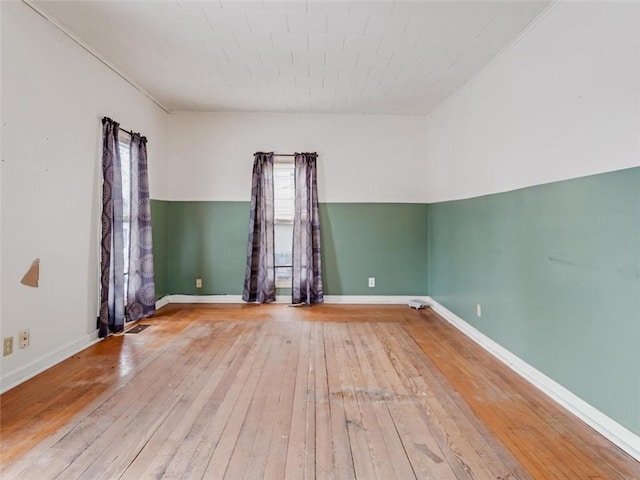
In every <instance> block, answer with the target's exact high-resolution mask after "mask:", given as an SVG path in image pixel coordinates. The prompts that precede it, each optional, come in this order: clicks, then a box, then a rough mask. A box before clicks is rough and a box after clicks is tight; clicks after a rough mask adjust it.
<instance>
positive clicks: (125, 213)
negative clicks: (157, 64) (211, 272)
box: [98, 117, 155, 337]
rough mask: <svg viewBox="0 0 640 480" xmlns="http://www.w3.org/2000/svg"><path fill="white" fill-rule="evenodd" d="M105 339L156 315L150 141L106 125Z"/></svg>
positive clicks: (102, 273)
mask: <svg viewBox="0 0 640 480" xmlns="http://www.w3.org/2000/svg"><path fill="white" fill-rule="evenodd" d="M102 130H103V144H102V147H103V148H102V173H103V175H102V178H103V182H102V213H101V223H102V235H101V262H100V315H99V318H98V328H99V330H100V332H99V334H100V336H101V337H105V336H107V335H109V334H110V333H119V332H122V331H123V330H124V323H125V320H130V321H134V320H139V319H140V318H144V317H148V316H150V315H152V314H153V313H154V312H155V281H154V269H153V242H152V232H151V207H150V202H149V182H148V175H147V139H146V137H143V136H141V135H140V134H138V133H131V134H129V133H128V132H127V133H126V134H125V132H124V131H121V130H120V125H119V124H118V123H117V122H114V121H113V120H111V119H110V118H107V117H105V118H103V119H102Z"/></svg>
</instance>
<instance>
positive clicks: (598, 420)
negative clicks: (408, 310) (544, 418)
mask: <svg viewBox="0 0 640 480" xmlns="http://www.w3.org/2000/svg"><path fill="white" fill-rule="evenodd" d="M428 303H429V305H430V306H431V308H432V309H433V310H434V311H435V312H436V313H437V314H438V315H440V316H442V317H443V318H444V319H445V320H447V321H448V322H449V323H451V324H452V325H453V326H454V327H456V328H457V329H458V330H460V331H461V332H462V333H464V334H465V335H466V336H468V337H469V338H470V339H471V340H473V341H474V342H476V343H477V344H478V345H480V346H481V347H482V348H484V349H485V350H486V351H488V352H489V353H491V354H492V355H493V356H495V357H496V358H497V359H498V360H500V361H501V362H502V363H504V364H505V365H507V366H508V367H509V368H511V369H512V370H513V371H514V372H516V373H517V374H518V375H520V376H521V377H523V378H524V379H525V380H527V381H528V382H530V383H531V384H533V385H534V386H535V387H536V388H538V389H539V390H540V391H542V392H543V393H545V394H546V395H548V396H549V397H551V398H552V399H553V400H555V401H556V402H558V403H559V404H560V405H562V406H563V407H564V408H566V409H567V410H569V411H570V412H571V413H573V414H574V415H575V416H577V417H578V418H579V419H581V420H582V421H583V422H585V423H586V424H587V425H589V426H590V427H591V428H593V429H594V430H596V431H597V432H599V433H600V434H602V435H603V436H604V437H606V438H607V439H609V440H610V441H611V442H613V443H615V444H616V445H617V446H618V447H620V448H621V449H622V450H624V451H625V452H627V453H628V454H629V455H631V456H632V457H633V458H635V459H636V460H638V461H640V436H638V435H636V434H635V433H633V432H632V431H630V430H628V429H627V428H625V427H623V426H622V425H620V424H619V423H618V422H616V421H615V420H613V419H611V418H610V417H608V416H607V415H605V414H604V413H602V412H601V411H600V410H598V409H596V408H594V407H593V406H591V405H589V404H588V403H587V402H585V401H584V400H582V399H581V398H580V397H578V396H577V395H575V394H574V393H572V392H570V391H569V390H567V389H566V388H565V387H563V386H562V385H560V384H559V383H557V382H556V381H555V380H552V379H551V378H549V377H547V376H546V375H545V374H544V373H542V372H540V371H539V370H537V369H536V368H534V367H532V366H531V365H529V364H528V363H527V362H525V361H524V360H522V359H521V358H519V357H517V356H516V355H514V354H513V353H511V352H510V351H509V350H507V349H506V348H504V347H502V346H501V345H499V344H498V343H496V342H494V341H493V340H491V339H490V338H489V337H487V336H486V335H485V334H483V333H482V332H480V331H479V330H478V329H476V328H475V327H473V326H471V325H470V324H468V323H467V322H465V321H464V320H463V319H461V318H460V317H458V316H457V315H456V314H455V313H453V312H452V311H450V310H448V309H447V308H446V307H444V306H442V305H440V304H439V303H438V302H436V301H435V300H433V299H432V298H429V299H428Z"/></svg>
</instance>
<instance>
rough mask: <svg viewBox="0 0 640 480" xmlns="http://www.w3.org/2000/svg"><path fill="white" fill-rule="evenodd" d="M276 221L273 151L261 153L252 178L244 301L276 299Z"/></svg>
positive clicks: (256, 160) (258, 154)
mask: <svg viewBox="0 0 640 480" xmlns="http://www.w3.org/2000/svg"><path fill="white" fill-rule="evenodd" d="M273 220H274V210H273V152H270V153H263V152H258V153H256V154H255V156H254V161H253V174H252V177H251V211H250V214H249V241H248V245H247V267H246V270H245V280H244V288H243V291H242V299H243V300H244V301H245V302H258V303H268V302H274V301H275V300H276V276H275V268H274V265H275V250H274V231H273V229H274V225H273V224H274V222H273Z"/></svg>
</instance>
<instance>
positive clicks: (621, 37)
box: [426, 2, 640, 202]
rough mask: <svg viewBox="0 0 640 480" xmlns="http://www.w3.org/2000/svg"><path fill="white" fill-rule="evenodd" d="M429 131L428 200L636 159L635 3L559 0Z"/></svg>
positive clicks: (638, 71) (638, 27)
mask: <svg viewBox="0 0 640 480" xmlns="http://www.w3.org/2000/svg"><path fill="white" fill-rule="evenodd" d="M427 132H428V141H427V143H428V165H427V176H426V182H427V193H428V195H427V199H428V201H429V202H438V201H443V200H450V199H457V198H467V197H473V196H477V195H483V194H489V193H495V192H500V191H507V190H512V189H516V188H520V187H525V186H531V185H537V184H541V183H547V182H552V181H557V180H565V179H569V178H575V177H580V176H585V175H590V174H595V173H602V172H607V171H613V170H618V169H623V168H627V167H633V166H638V165H640V3H638V2H624V3H623V2H615V3H614V2H567V3H565V2H560V3H557V4H556V5H555V6H554V7H552V8H551V9H550V10H548V11H547V14H546V15H544V16H543V17H542V18H541V19H540V21H539V22H538V23H537V24H535V25H534V26H533V28H532V29H531V30H529V31H528V32H527V33H526V34H525V35H524V36H523V37H521V39H520V41H519V42H518V43H516V44H515V45H514V46H513V47H512V48H511V49H510V50H508V51H507V52H506V53H505V54H504V55H503V56H501V57H500V58H499V59H498V60H497V61H496V62H495V63H494V64H493V65H491V66H490V67H488V68H487V69H486V70H485V71H484V72H483V73H482V74H480V75H479V76H478V77H476V78H475V79H474V80H473V81H471V82H470V83H469V84H468V85H467V86H466V87H465V88H463V89H462V90H461V91H460V92H458V94H456V95H455V96H454V97H452V98H451V99H450V100H449V101H448V102H446V103H445V104H444V105H443V106H442V107H441V108H440V109H438V110H437V111H436V112H435V113H433V114H432V115H431V116H430V118H429V119H428V123H427Z"/></svg>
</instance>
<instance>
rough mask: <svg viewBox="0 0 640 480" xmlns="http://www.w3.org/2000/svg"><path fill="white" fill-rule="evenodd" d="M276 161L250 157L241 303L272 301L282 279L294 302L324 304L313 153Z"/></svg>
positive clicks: (267, 156)
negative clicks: (247, 217) (250, 169)
mask: <svg viewBox="0 0 640 480" xmlns="http://www.w3.org/2000/svg"><path fill="white" fill-rule="evenodd" d="M274 157H275V155H274V153H273V152H256V153H255V154H254V162H253V173H252V176H251V208H250V212H249V241H248V242H247V264H246V269H245V278H244V288H243V290H242V299H243V300H244V301H245V302H257V303H269V302H274V301H275V300H276V294H275V292H276V286H284V282H285V281H286V282H287V284H286V286H290V287H291V303H292V304H308V305H311V304H314V303H322V302H323V301H324V294H323V286H322V267H321V265H322V261H321V253H320V249H321V242H320V215H319V209H318V185H317V169H316V160H317V154H316V153H296V154H294V155H293V157H294V161H293V164H287V163H284V162H281V163H275V162H274ZM289 259H290V260H291V262H290V263H289ZM289 265H290V266H289ZM276 272H278V273H276ZM276 276H277V277H279V279H278V281H276Z"/></svg>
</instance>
